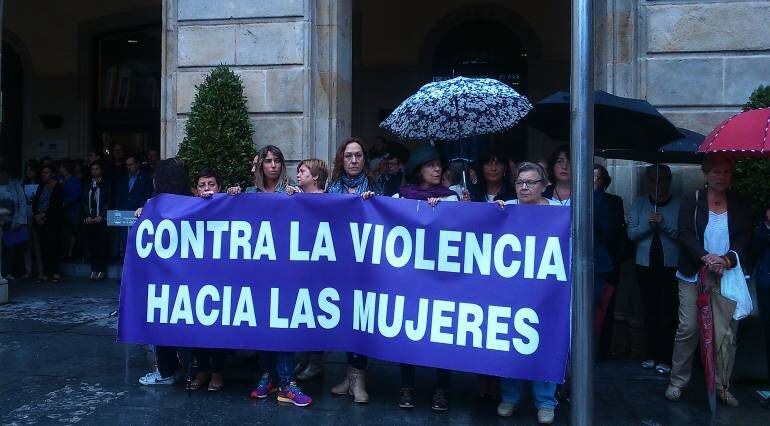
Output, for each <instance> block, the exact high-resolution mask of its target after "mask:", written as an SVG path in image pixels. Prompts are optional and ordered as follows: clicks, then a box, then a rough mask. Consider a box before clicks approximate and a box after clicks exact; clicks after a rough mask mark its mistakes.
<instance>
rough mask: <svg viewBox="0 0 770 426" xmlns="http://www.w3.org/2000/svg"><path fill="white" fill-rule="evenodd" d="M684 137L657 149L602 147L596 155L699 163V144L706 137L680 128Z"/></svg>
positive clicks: (650, 160)
mask: <svg viewBox="0 0 770 426" xmlns="http://www.w3.org/2000/svg"><path fill="white" fill-rule="evenodd" d="M677 130H679V132H680V133H682V134H683V135H684V137H683V138H680V139H677V140H675V141H673V142H671V143H668V144H666V145H663V146H662V147H660V148H659V149H658V150H657V151H647V150H635V149H602V150H598V151H597V152H596V155H598V156H599V157H603V158H615V159H621V160H635V161H644V162H647V163H680V164H697V163H700V162H701V161H702V160H703V155H701V154H699V153H698V152H696V151H697V149H698V146H700V144H701V143H702V142H703V139H705V138H706V137H705V136H703V135H702V134H700V133H698V132H693V131H692V130H688V129H682V128H679V129H677Z"/></svg>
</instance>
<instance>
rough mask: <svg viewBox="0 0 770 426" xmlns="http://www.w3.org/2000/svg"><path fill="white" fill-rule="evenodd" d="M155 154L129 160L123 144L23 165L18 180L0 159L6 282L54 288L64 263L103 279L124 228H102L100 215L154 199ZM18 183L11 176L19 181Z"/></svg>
mask: <svg viewBox="0 0 770 426" xmlns="http://www.w3.org/2000/svg"><path fill="white" fill-rule="evenodd" d="M159 158H160V155H159V152H158V151H154V150H150V151H149V152H147V155H146V156H144V157H142V156H139V155H134V154H129V155H126V153H125V152H124V150H123V147H122V145H119V144H116V145H114V146H112V147H111V149H110V150H109V154H106V153H101V152H97V151H91V152H89V153H88V154H87V156H86V158H85V159H82V160H81V159H68V158H65V159H61V160H53V159H51V158H41V159H39V160H37V159H31V160H28V161H27V162H26V163H25V165H24V170H23V173H14V172H13V170H12V169H13V167H11V165H9V164H7V163H6V161H4V160H3V159H2V158H0V208H2V209H5V210H6V211H7V213H6V214H7V220H6V224H5V225H4V227H3V228H4V229H3V234H2V235H3V238H2V239H3V259H2V261H3V264H2V272H3V275H5V278H0V279H1V280H2V281H3V282H5V281H7V280H6V279H11V280H13V279H16V278H17V277H18V278H22V279H29V278H32V279H36V280H37V281H41V282H42V281H50V282H53V283H57V282H59V281H60V280H61V271H60V270H59V268H60V265H61V263H62V262H63V261H73V262H83V261H85V262H87V263H90V265H91V273H90V276H89V278H90V279H92V280H96V281H101V280H104V279H105V278H106V274H107V266H108V263H109V261H110V260H111V258H116V259H119V258H122V255H123V251H124V250H125V244H126V235H127V230H126V228H119V229H110V230H108V228H107V210H124V211H134V210H136V209H137V208H139V207H141V206H143V205H144V203H145V202H146V201H147V199H148V198H150V197H151V196H152V194H153V183H152V182H153V178H152V174H153V170H154V168H155V166H156V165H157V163H158V160H159ZM19 174H20V175H21V176H18V175H19Z"/></svg>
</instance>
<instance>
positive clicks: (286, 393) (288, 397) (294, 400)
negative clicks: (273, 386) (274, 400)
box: [278, 382, 313, 407]
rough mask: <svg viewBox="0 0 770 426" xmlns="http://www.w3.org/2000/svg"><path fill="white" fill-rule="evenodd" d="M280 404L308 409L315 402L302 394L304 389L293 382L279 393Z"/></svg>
mask: <svg viewBox="0 0 770 426" xmlns="http://www.w3.org/2000/svg"><path fill="white" fill-rule="evenodd" d="M278 402H288V403H291V404H294V405H296V406H297V407H307V406H308V405H310V404H311V403H312V402H313V399H312V398H310V397H309V396H307V395H305V394H304V393H302V389H300V388H299V386H297V384H296V383H294V382H291V383H289V385H288V386H284V387H282V388H281V390H280V392H278Z"/></svg>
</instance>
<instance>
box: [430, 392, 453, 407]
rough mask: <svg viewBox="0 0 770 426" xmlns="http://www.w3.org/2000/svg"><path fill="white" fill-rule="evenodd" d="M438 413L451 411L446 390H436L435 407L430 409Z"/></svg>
mask: <svg viewBox="0 0 770 426" xmlns="http://www.w3.org/2000/svg"><path fill="white" fill-rule="evenodd" d="M430 408H432V409H434V410H436V411H446V410H448V409H449V401H448V400H447V394H446V392H445V391H444V389H436V392H434V393H433V405H432V406H431V407H430Z"/></svg>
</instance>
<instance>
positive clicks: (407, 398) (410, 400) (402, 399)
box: [398, 388, 414, 408]
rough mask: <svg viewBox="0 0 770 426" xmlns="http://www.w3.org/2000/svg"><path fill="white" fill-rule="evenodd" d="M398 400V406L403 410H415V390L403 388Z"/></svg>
mask: <svg viewBox="0 0 770 426" xmlns="http://www.w3.org/2000/svg"><path fill="white" fill-rule="evenodd" d="M400 394H401V395H400V396H399V398H398V406H399V407H401V408H414V389H412V388H401V391H400Z"/></svg>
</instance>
